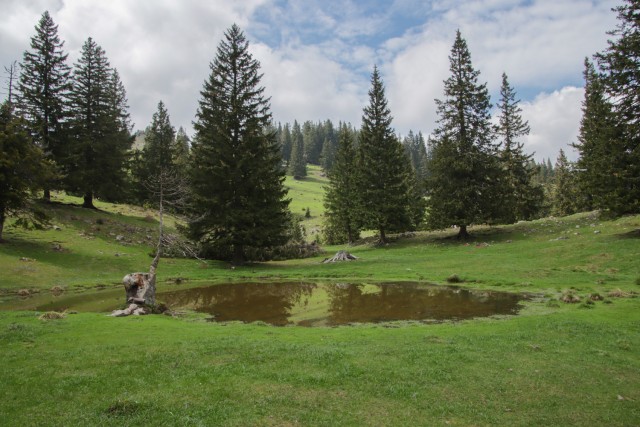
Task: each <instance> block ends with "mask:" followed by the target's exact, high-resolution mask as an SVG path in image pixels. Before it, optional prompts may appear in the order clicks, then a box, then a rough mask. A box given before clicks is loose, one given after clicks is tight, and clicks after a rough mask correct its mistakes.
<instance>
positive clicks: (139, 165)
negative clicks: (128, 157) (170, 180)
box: [132, 101, 186, 202]
mask: <svg viewBox="0 0 640 427" xmlns="http://www.w3.org/2000/svg"><path fill="white" fill-rule="evenodd" d="M175 135H176V132H175V129H174V128H173V126H172V125H171V121H170V118H169V113H168V111H167V108H166V107H165V105H164V103H163V102H162V101H160V102H158V106H157V110H156V111H155V112H154V113H153V116H152V117H151V124H150V125H149V126H148V127H147V129H146V131H145V141H144V146H143V148H142V152H141V153H140V155H139V158H138V159H136V162H135V163H134V167H133V170H132V174H133V175H134V177H135V185H134V190H135V193H136V200H137V201H138V202H145V201H149V198H150V196H151V192H152V189H150V188H149V187H150V186H149V183H150V182H152V181H153V180H154V179H155V178H157V177H159V176H160V175H161V174H162V173H163V172H169V171H170V172H171V173H176V170H175V157H176V154H175V153H174V151H175V149H176V141H175V139H176V137H175ZM185 160H186V159H185ZM185 165H186V163H185Z"/></svg>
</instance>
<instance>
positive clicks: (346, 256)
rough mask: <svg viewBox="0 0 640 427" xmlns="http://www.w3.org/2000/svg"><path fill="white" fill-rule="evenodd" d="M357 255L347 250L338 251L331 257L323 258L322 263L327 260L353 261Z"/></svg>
mask: <svg viewBox="0 0 640 427" xmlns="http://www.w3.org/2000/svg"><path fill="white" fill-rule="evenodd" d="M357 259H358V257H357V256H355V255H351V254H350V253H349V252H347V251H338V252H337V253H336V254H335V255H334V256H333V257H331V258H325V260H324V261H322V262H323V263H325V264H326V263H328V262H338V261H355V260H357Z"/></svg>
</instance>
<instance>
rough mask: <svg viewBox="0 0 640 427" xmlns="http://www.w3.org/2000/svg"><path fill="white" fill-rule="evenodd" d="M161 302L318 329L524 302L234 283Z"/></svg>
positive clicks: (450, 315) (477, 294)
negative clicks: (320, 327) (326, 326)
mask: <svg viewBox="0 0 640 427" xmlns="http://www.w3.org/2000/svg"><path fill="white" fill-rule="evenodd" d="M159 298H160V299H161V300H163V301H165V302H166V303H167V304H168V305H169V306H170V307H172V308H174V309H178V308H190V309H193V310H196V311H199V312H203V313H209V314H211V315H212V317H213V320H214V321H217V322H224V321H230V320H240V321H244V322H253V321H258V320H260V321H263V322H267V323H270V324H273V325H287V324H297V325H302V326H322V325H341V324H346V323H354V322H382V321H393V320H447V319H468V318H473V317H484V316H491V315H494V314H516V313H517V312H518V310H519V308H520V305H519V302H520V300H521V299H522V298H523V297H522V295H518V294H509V293H504V292H491V291H472V290H467V289H460V288H455V287H445V286H434V285H425V284H421V283H401V284H376V285H370V284H311V283H262V284H259V283H237V284H224V285H214V286H208V287H201V288H191V289H185V290H180V291H172V292H166V293H162V294H161V295H160V296H159Z"/></svg>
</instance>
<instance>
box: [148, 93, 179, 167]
mask: <svg viewBox="0 0 640 427" xmlns="http://www.w3.org/2000/svg"><path fill="white" fill-rule="evenodd" d="M175 136H176V131H175V129H174V128H173V126H172V125H171V120H170V118H169V112H168V111H167V108H166V107H165V105H164V103H163V102H162V101H160V102H158V109H157V111H156V112H155V113H153V116H152V118H151V125H150V126H149V131H148V132H147V134H146V141H145V146H144V150H143V157H144V162H145V165H146V167H147V170H148V174H149V176H154V175H157V174H158V173H159V172H160V171H161V170H170V169H173V166H174V160H173V159H174V148H175V146H174V138H175Z"/></svg>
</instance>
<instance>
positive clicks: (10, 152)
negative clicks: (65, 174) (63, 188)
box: [0, 101, 52, 243]
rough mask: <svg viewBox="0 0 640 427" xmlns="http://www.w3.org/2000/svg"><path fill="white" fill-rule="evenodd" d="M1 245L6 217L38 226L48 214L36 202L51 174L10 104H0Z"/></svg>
mask: <svg viewBox="0 0 640 427" xmlns="http://www.w3.org/2000/svg"><path fill="white" fill-rule="evenodd" d="M0 153H2V157H1V158H0V243H2V242H3V237H2V232H3V229H4V224H5V221H6V219H7V217H9V216H12V217H14V218H17V219H18V221H17V223H18V224H22V225H31V224H33V225H39V224H41V223H42V222H43V220H44V219H45V215H44V214H43V213H42V211H41V210H39V209H38V208H37V207H36V205H35V204H34V203H33V199H34V197H35V194H36V192H37V191H38V190H40V189H41V188H42V185H43V183H44V182H46V180H47V179H49V178H50V175H52V170H51V167H50V162H49V161H47V160H46V159H45V156H44V153H43V152H42V150H41V149H40V148H39V147H38V146H36V145H35V144H33V142H32V140H31V137H30V135H29V124H28V123H27V121H26V120H25V119H24V118H23V117H21V116H20V115H16V114H14V109H13V105H12V104H11V103H10V102H8V101H7V102H4V103H2V104H0Z"/></svg>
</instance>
